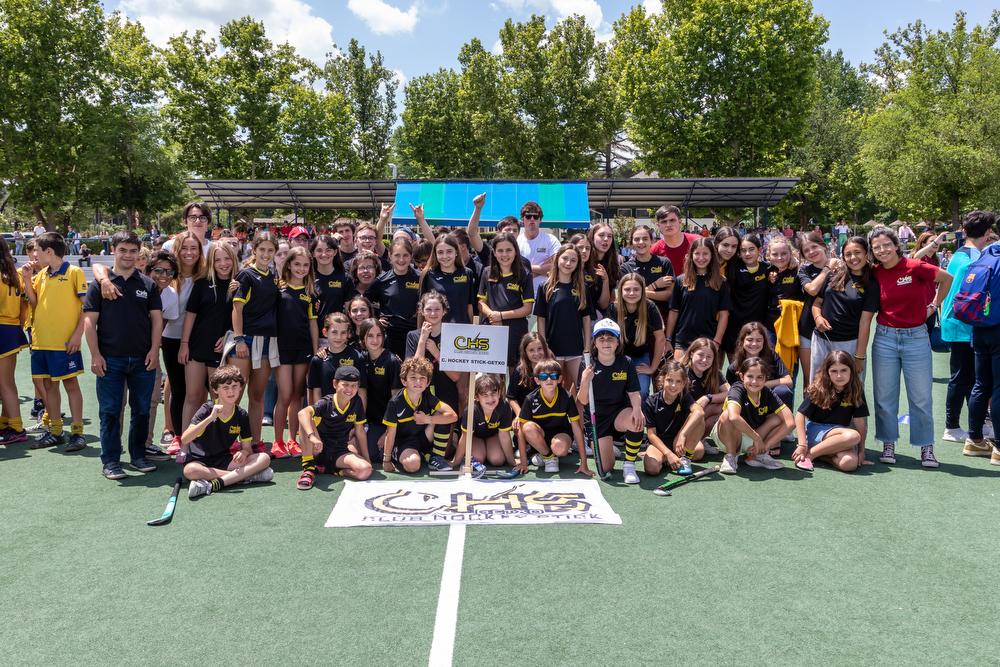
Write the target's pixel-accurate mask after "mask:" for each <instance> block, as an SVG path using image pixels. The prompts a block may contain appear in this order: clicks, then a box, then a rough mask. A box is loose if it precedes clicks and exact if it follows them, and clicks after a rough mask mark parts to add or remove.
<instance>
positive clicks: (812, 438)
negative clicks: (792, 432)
mask: <svg viewBox="0 0 1000 667" xmlns="http://www.w3.org/2000/svg"><path fill="white" fill-rule="evenodd" d="M835 428H844V427H843V426H841V425H840V424H821V423H820V422H814V421H809V420H806V444H808V445H809V448H810V449H811V448H813V447H815V446H816V445H818V444H819V443H820V442H822V441H823V438H825V437H826V434H827V433H829V432H830V431H832V430H833V429H835Z"/></svg>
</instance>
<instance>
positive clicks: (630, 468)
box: [622, 461, 639, 484]
mask: <svg viewBox="0 0 1000 667" xmlns="http://www.w3.org/2000/svg"><path fill="white" fill-rule="evenodd" d="M622 474H623V475H624V476H625V483H626V484H638V483H639V475H638V474H637V473H636V472H635V463H633V462H631V461H626V462H625V464H624V465H623V466H622Z"/></svg>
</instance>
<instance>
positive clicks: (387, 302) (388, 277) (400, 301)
mask: <svg viewBox="0 0 1000 667" xmlns="http://www.w3.org/2000/svg"><path fill="white" fill-rule="evenodd" d="M365 295H366V296H367V297H368V298H369V299H370V300H371V301H372V303H374V304H377V305H378V309H379V313H380V314H381V316H382V317H385V318H387V319H388V321H389V328H390V329H396V330H403V331H412V330H413V329H416V328H417V301H418V300H419V299H420V276H419V275H417V272H416V271H414V270H413V268H412V267H411V268H410V269H409V270H408V271H407V272H406V274H405V275H402V276H401V275H398V274H397V273H396V272H395V271H385V272H384V273H382V274H381V275H380V276H379V277H378V278H376V279H375V282H373V283H372V284H371V286H370V287H369V288H368V291H367V292H366V293H365Z"/></svg>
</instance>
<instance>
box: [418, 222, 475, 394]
mask: <svg viewBox="0 0 1000 667" xmlns="http://www.w3.org/2000/svg"><path fill="white" fill-rule="evenodd" d="M431 290H434V291H436V292H440V293H441V294H444V295H445V296H446V297H447V298H448V303H449V305H450V306H451V308H450V310H449V311H448V319H447V320H446V321H448V322H453V323H455V324H470V323H471V322H472V305H473V304H474V303H475V302H476V276H475V274H473V272H472V269H469V268H467V267H465V266H464V265H463V264H462V262H461V251H460V250H459V245H458V241H457V240H456V239H455V237H454V236H453V235H452V234H442V235H441V236H439V237H437V238H436V239H435V240H434V249H433V251H432V252H431V256H430V260H429V261H428V262H427V266H426V267H425V268H424V270H423V271H421V272H420V294H421V295H423V294H426V293H427V292H429V291H431ZM418 321H419V318H418ZM452 407H455V406H452Z"/></svg>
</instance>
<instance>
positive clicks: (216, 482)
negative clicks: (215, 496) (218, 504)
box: [212, 477, 226, 493]
mask: <svg viewBox="0 0 1000 667" xmlns="http://www.w3.org/2000/svg"><path fill="white" fill-rule="evenodd" d="M225 486H226V485H225V483H224V482H223V481H222V478H221V477H216V478H215V479H213V480H212V493H215V492H216V491H221V490H222V489H223V488H224V487H225Z"/></svg>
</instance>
